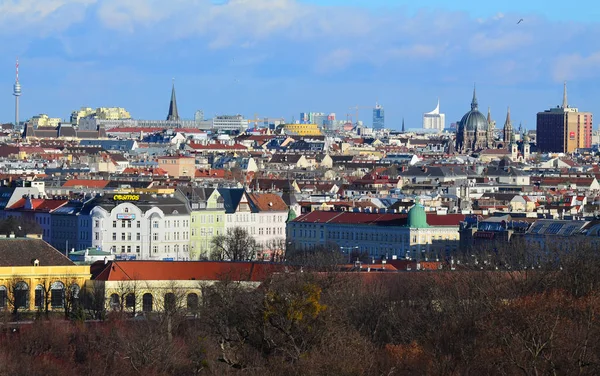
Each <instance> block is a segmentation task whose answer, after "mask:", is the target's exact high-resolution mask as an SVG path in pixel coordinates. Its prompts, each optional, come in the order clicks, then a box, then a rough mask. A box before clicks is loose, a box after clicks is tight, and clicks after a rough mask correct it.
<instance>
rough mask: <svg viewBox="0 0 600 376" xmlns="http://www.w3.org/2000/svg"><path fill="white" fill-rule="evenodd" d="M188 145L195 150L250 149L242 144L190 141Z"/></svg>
mask: <svg viewBox="0 0 600 376" xmlns="http://www.w3.org/2000/svg"><path fill="white" fill-rule="evenodd" d="M188 146H189V147H191V148H192V149H194V150H248V148H247V147H245V146H244V145H242V144H235V145H226V144H206V145H203V144H195V143H190V144H189V145H188Z"/></svg>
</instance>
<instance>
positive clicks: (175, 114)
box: [167, 79, 179, 121]
mask: <svg viewBox="0 0 600 376" xmlns="http://www.w3.org/2000/svg"><path fill="white" fill-rule="evenodd" d="M167 120H169V121H179V111H177V98H176V97H175V79H173V88H172V89H171V103H170V104H169V115H167Z"/></svg>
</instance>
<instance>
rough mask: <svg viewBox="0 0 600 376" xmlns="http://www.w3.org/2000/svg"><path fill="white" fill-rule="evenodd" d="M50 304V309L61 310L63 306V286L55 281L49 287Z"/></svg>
mask: <svg viewBox="0 0 600 376" xmlns="http://www.w3.org/2000/svg"><path fill="white" fill-rule="evenodd" d="M50 303H51V304H52V308H61V307H63V306H64V304H65V285H64V284H63V283H62V282H60V281H56V282H54V283H52V285H51V286H50Z"/></svg>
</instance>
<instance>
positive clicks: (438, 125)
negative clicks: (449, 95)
mask: <svg viewBox="0 0 600 376" xmlns="http://www.w3.org/2000/svg"><path fill="white" fill-rule="evenodd" d="M445 127H446V115H445V114H442V113H440V101H439V100H438V103H437V107H436V108H435V110H433V111H431V112H426V113H424V114H423V129H435V130H437V131H440V132H441V131H443V130H444V128H445Z"/></svg>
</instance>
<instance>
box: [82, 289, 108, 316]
mask: <svg viewBox="0 0 600 376" xmlns="http://www.w3.org/2000/svg"><path fill="white" fill-rule="evenodd" d="M105 293H106V290H105V287H104V284H103V283H102V282H101V281H90V283H88V284H86V286H85V288H84V289H83V291H81V292H80V294H81V300H82V303H83V308H84V309H85V310H86V312H87V315H88V316H89V317H91V318H92V319H94V320H104V318H105V317H106V296H105Z"/></svg>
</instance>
